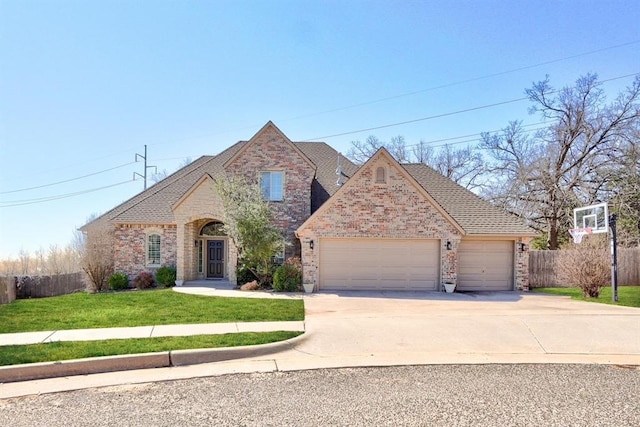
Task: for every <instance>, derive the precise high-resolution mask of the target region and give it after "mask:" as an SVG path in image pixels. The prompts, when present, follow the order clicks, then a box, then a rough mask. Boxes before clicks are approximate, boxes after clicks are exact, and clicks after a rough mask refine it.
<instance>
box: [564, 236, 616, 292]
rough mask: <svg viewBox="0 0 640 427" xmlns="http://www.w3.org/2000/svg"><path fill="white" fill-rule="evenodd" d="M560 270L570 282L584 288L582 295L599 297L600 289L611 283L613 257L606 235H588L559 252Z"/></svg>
mask: <svg viewBox="0 0 640 427" xmlns="http://www.w3.org/2000/svg"><path fill="white" fill-rule="evenodd" d="M558 255H559V256H558V261H557V263H558V264H557V266H558V271H559V272H560V276H561V277H562V278H563V280H565V281H566V282H567V283H568V284H570V285H572V286H576V287H579V288H581V289H582V295H583V296H584V297H589V298H598V296H600V289H601V288H602V287H603V286H607V285H608V284H609V283H611V257H610V255H609V251H608V250H607V239H606V235H592V236H586V237H585V238H583V239H582V242H581V243H580V244H574V243H571V246H569V247H568V248H565V249H562V250H561V251H560V252H559V254H558Z"/></svg>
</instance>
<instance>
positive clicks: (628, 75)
mask: <svg viewBox="0 0 640 427" xmlns="http://www.w3.org/2000/svg"><path fill="white" fill-rule="evenodd" d="M638 74H639V73H638V72H635V73H631V74H626V75H624V76H619V77H613V78H610V79H606V80H602V81H600V82H598V84H603V83H607V82H610V81H613V80H620V79H624V78H627V77H631V76H637V75H638ZM556 92H558V89H557V90H553V91H549V94H552V93H556ZM528 99H529V97H528V96H526V97H523V98H516V99H511V100H508V101H502V102H496V103H493V104H485V105H480V106H477V107H471V108H465V109H463V110H456V111H451V112H448V113H441V114H435V115H433V116H427V117H421V118H419V119H413V120H405V121H402V122H396V123H389V124H386V125H380V126H373V127H369V128H364V129H358V130H353V131H348V132H341V133H336V134H333V135H325V136H318V137H315V138H310V139H305V140H303V142H310V141H314V140H319V139H328V138H335V137H338V136H345V135H352V134H354V133H362V132H369V131H372V130H378V129H385V128H390V127H395V126H401V125H406V124H410V123H416V122H422V121H425V120H433V119H439V118H442V117H448V116H453V115H456V114H462V113H469V112H471V111H477V110H483V109H486V108H493V107H498V106H500V105H506V104H512V103H515V102H520V101H524V100H528Z"/></svg>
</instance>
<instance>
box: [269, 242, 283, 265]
mask: <svg viewBox="0 0 640 427" xmlns="http://www.w3.org/2000/svg"><path fill="white" fill-rule="evenodd" d="M284 245H285V244H284V242H282V246H281V247H280V248H279V249H278V250H277V251H276V253H275V254H274V255H273V260H272V261H273V263H274V264H276V265H282V264H283V263H284Z"/></svg>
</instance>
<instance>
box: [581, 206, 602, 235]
mask: <svg viewBox="0 0 640 427" xmlns="http://www.w3.org/2000/svg"><path fill="white" fill-rule="evenodd" d="M573 228H575V229H577V228H590V229H591V233H606V232H608V231H609V209H608V208H607V204H606V203H598V204H597V205H591V206H584V207H582V208H575V209H574V210H573Z"/></svg>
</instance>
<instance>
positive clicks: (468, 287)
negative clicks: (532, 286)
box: [456, 240, 514, 291]
mask: <svg viewBox="0 0 640 427" xmlns="http://www.w3.org/2000/svg"><path fill="white" fill-rule="evenodd" d="M513 248H514V243H513V241H511V240H488V241H473V240H472V241H465V240H462V241H461V242H460V246H459V247H458V286H457V287H456V290H460V291H510V290H513Z"/></svg>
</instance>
